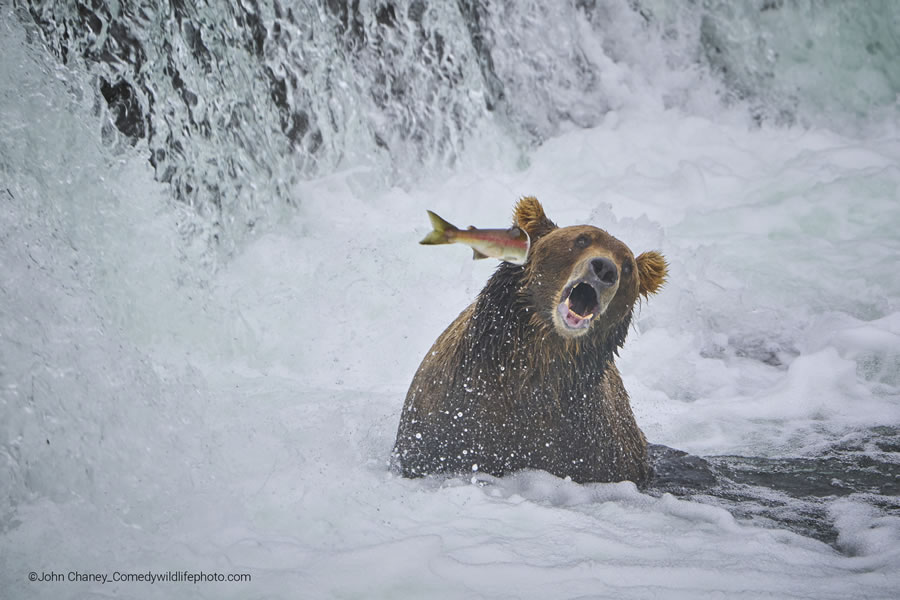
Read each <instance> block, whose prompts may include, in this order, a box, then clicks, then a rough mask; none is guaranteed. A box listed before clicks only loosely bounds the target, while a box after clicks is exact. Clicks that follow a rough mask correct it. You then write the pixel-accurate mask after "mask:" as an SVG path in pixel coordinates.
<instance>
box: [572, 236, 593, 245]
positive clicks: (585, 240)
mask: <svg viewBox="0 0 900 600" xmlns="http://www.w3.org/2000/svg"><path fill="white" fill-rule="evenodd" d="M590 245H591V238H590V236H588V234H586V233H582V234H581V235H579V236H578V237H577V238H575V247H576V248H587V247H588V246H590Z"/></svg>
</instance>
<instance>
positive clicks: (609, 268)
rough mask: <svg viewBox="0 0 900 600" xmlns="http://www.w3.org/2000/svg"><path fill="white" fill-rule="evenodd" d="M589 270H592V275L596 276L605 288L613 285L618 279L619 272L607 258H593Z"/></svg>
mask: <svg viewBox="0 0 900 600" xmlns="http://www.w3.org/2000/svg"><path fill="white" fill-rule="evenodd" d="M591 269H593V270H594V275H596V276H597V279H599V280H600V283H601V284H602V285H604V286H607V287H609V286H611V285H613V284H614V283H615V282H616V280H617V279H618V278H619V270H618V269H617V268H616V265H615V263H614V262H613V261H611V260H609V259H608V258H595V259H594V260H592V261H591Z"/></svg>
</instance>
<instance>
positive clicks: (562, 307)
mask: <svg viewBox="0 0 900 600" xmlns="http://www.w3.org/2000/svg"><path fill="white" fill-rule="evenodd" d="M599 308H600V303H599V301H598V297H597V290H595V289H594V286H592V285H591V284H589V283H588V282H586V281H579V282H575V283H573V284H572V286H571V287H570V288H569V289H568V290H567V292H566V293H564V294H563V301H562V302H560V303H559V306H557V307H556V310H557V311H558V312H559V316H560V317H562V322H563V323H565V325H566V327H569V328H570V329H583V328H585V327H587V326H588V325H590V323H591V319H592V318H594V315H595V314H597V310H598V309H599Z"/></svg>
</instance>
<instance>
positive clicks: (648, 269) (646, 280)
mask: <svg viewBox="0 0 900 600" xmlns="http://www.w3.org/2000/svg"><path fill="white" fill-rule="evenodd" d="M635 261H636V262H637V272H638V280H639V281H640V289H639V290H638V291H639V292H640V293H641V295H642V296H643V297H644V298H648V297H649V296H650V294H655V293H656V292H657V291H659V288H661V287H662V286H663V284H664V283H665V282H666V275H668V274H669V265H668V264H666V259H665V258H663V255H662V254H660V253H659V252H653V251H651V252H644V253H643V254H641V255H640V256H638V257H637V258H636V259H635Z"/></svg>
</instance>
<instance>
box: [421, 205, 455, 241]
mask: <svg viewBox="0 0 900 600" xmlns="http://www.w3.org/2000/svg"><path fill="white" fill-rule="evenodd" d="M425 212H427V213H428V218H429V219H431V226H432V227H434V231H432V232H430V233H429V234H428V235H426V236H425V238H424V239H423V240H422V241H421V242H419V243H420V244H425V245H435V244H449V243H451V242H450V239H449V238H448V237H447V232H450V231H459V230H458V228H456V227H454V226H453V225H451V224H450V223H448V222H447V221H445V220H444V219H442V218H440V217H439V216H437V215H436V214H434V213H433V212H431V211H430V210H428V211H425Z"/></svg>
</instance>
